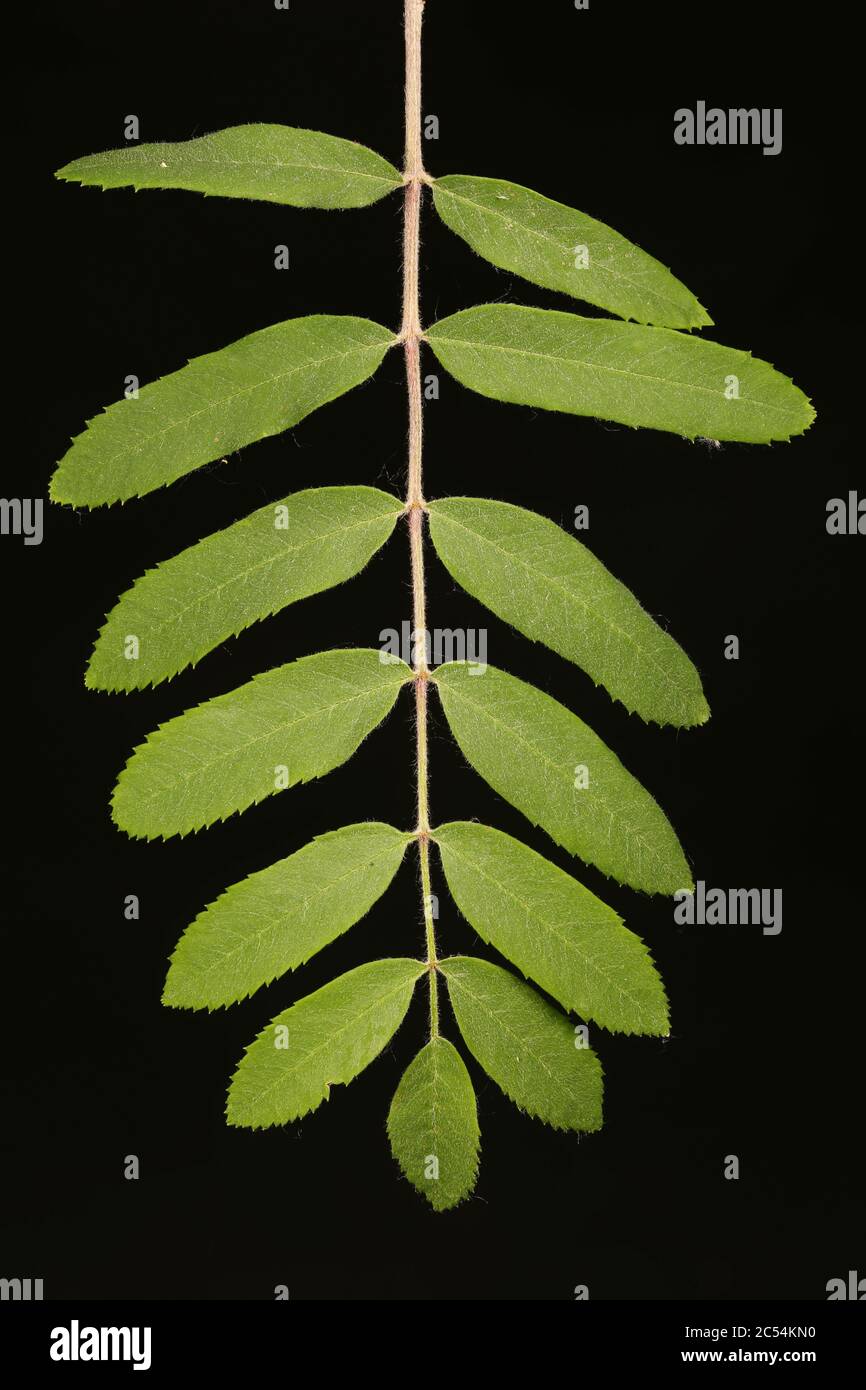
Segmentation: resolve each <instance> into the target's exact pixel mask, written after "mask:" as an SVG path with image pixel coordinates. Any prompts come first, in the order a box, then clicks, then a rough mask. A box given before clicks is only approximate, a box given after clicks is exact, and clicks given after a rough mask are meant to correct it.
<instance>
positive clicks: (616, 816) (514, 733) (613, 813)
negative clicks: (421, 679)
mask: <svg viewBox="0 0 866 1390" xmlns="http://www.w3.org/2000/svg"><path fill="white" fill-rule="evenodd" d="M432 679H433V680H434V681H435V679H436V678H435V676H434V677H432ZM436 685H437V688H438V689H439V691H440V698H441V691H442V690H443V689H446V690H448V691H450V693H451V694H452V695H454V694H455V692H456V693H457V698H458V699H460V698H461V695H462V698H463V699H464V700H465V701H466V703H467V704H468V705H469V706H470V707H471V708H472V709H473V710H480V711H481V713H482V714H483V715H485V716H486V717H487V718H488V719H489V720H490V722H491V723H492V724H495V725H496V726H497V727H498V728H501V729H503V730H505V731H506V732H507V733H508V735H509V736H510V737H511V738H512V739H516V740H517V741H518V742H519V743H522V744H523V745H524V746H525V747H526V748H528V749H529V750H530V751H531V752H532V753H533V754H535V755H536V756H537V757H538V758H539V759H540V760H541V761H542V762H544V763H546V764H547V766H548V767H549V768H552V769H553V771H554V772H555V773H557V774H558V775H561V774H562V764H561V763H557V762H554V761H553V759H552V758H549V757H548V756H547V755H546V753H545V752H544V750H543V749H542V748H541V747H540V745H539V744H537V743H533V742H531V740H530V739H528V738H527V737H526V736H525V734H523V733H522V732H520V731H519V730H517V729H515V727H514V725H510V724H505V723H504V722H503V721H502V720H501V719H498V718H497V717H496V716H495V715H494V714H492V713H491V712H490V710H489V709H488V708H487V706H486V705H479V704H473V702H472V701H471V700H470V699H469V698H468V696H466V695H463V694H462V692H458V691H457V687H456V686H454V685H451V684H450V683H446V684H445V685H444V686H443V684H442V682H441V681H438V682H436ZM566 713H570V711H566ZM572 718H576V715H572ZM606 751H607V752H608V753H610V750H609V749H608V750H606ZM610 756H611V757H612V756H613V754H610ZM623 770H624V771H627V769H623ZM628 775H629V776H630V775H631V774H630V773H629V774H628ZM482 776H483V774H482ZM591 791H592V795H593V796H594V797H596V798H597V800H598V801H600V802H601V804H602V806H603V807H604V809H605V811H606V812H607V814H608V815H609V816H610V818H611V820H612V821H615V822H617V823H618V824H620V825H622V826H623V827H624V828H625V829H626V830H627V831H628V832H629V834H631V835H633V836H634V838H635V840H636V841H637V843H638V844H639V845H642V846H643V847H644V848H645V849H646V850H647V851H648V852H649V854H650V857H651V858H652V859H653V860H654V861H657V860H658V857H659V856H658V851H657V850H656V849H654V848H653V846H652V845H651V844H650V842H649V841H648V840H647V839H645V838H644V836H643V835H642V834H641V833H640V832H639V831H637V830H635V828H634V826H633V825H631V823H630V822H628V821H625V820H623V819H622V816H621V815H620V813H619V812H618V810H615V809H614V810H612V809H611V806H610V803H609V802H608V800H607V799H606V798H605V797H604V796H603V795H602V794H601V792H600V791H599V790H598V788H597V787H595V786H593V787H592V788H591ZM500 795H502V793H500ZM506 800H508V798H507V797H506ZM548 833H549V832H548ZM551 838H552V839H555V838H556V837H555V836H551ZM558 843H560V842H559V841H557V844H558ZM580 857H581V858H583V857H584V856H583V855H581V856H580ZM612 877H614V878H616V875H615V874H614V875H612Z"/></svg>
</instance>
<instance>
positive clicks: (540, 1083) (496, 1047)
mask: <svg viewBox="0 0 866 1390" xmlns="http://www.w3.org/2000/svg"><path fill="white" fill-rule="evenodd" d="M439 968H440V970H441V972H442V974H443V975H444V976H445V978H446V979H447V981H448V994H449V996H450V999H451V1004H452V1007H453V1009H454V1015H455V1017H456V1019H457V1022H458V1024H459V1026H460V1031H461V1033H462V1034H463V1037H464V1038H465V1039H466V1045H467V1047H468V1048H469V1050H470V1052H471V1053H472V1055H473V1056H474V1057H475V1058H476V1060H477V1061H478V1062H480V1064H481V1066H482V1067H483V1068H484V1070H485V1071H486V1072H487V1074H488V1076H491V1077H492V1078H493V1080H494V1081H495V1082H496V1084H497V1086H499V1087H500V1088H501V1089H502V1090H503V1091H504V1092H505V1094H506V1095H507V1096H508V1097H509V1098H510V1099H511V1100H513V1101H514V1103H515V1105H517V1106H518V1107H519V1108H520V1109H521V1110H525V1111H526V1112H527V1113H528V1114H530V1115H535V1116H536V1117H537V1118H538V1119H539V1120H544V1122H545V1123H546V1124H549V1125H553V1127H554V1128H555V1129H572V1130H589V1131H592V1130H597V1129H600V1128H601V1120H602V1071H601V1063H600V1062H599V1060H598V1058H597V1057H596V1055H595V1053H594V1052H593V1051H592V1049H591V1048H589V1047H581V1046H579V1045H578V1043H579V1039H578V1038H577V1037H576V1035H575V1033H574V1031H573V1030H572V1027H571V1024H570V1023H569V1021H568V1019H567V1018H566V1017H565V1015H564V1014H561V1013H560V1012H559V1010H558V1009H555V1008H554V1007H553V1005H552V1004H549V1003H548V1002H547V1000H546V999H542V997H541V995H540V994H537V993H536V992H535V990H534V989H532V987H531V986H530V985H527V984H524V982H523V981H522V980H518V979H517V977H516V976H515V975H512V974H511V973H510V972H509V971H507V970H502V969H501V968H500V966H498V965H491V964H490V962H489V961H486V960H476V959H475V958H474V957H472V956H449V957H448V959H447V960H443V961H440V963H439Z"/></svg>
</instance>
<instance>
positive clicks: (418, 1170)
mask: <svg viewBox="0 0 866 1390" xmlns="http://www.w3.org/2000/svg"><path fill="white" fill-rule="evenodd" d="M388 1138H389V1139H390V1141H391V1152H392V1153H393V1155H394V1157H395V1159H396V1160H397V1162H398V1163H399V1165H400V1167H401V1169H402V1170H403V1173H404V1174H405V1176H406V1177H407V1178H408V1179H409V1181H410V1183H411V1184H412V1186H413V1187H414V1188H416V1190H417V1191H418V1192H420V1193H421V1194H422V1196H424V1197H426V1198H427V1201H428V1202H429V1203H430V1205H431V1206H432V1207H433V1210H434V1211H446V1210H447V1209H448V1208H449V1207H456V1206H457V1203H458V1202H461V1201H462V1200H463V1198H464V1197H467V1196H468V1195H469V1193H470V1192H471V1191H472V1189H473V1188H474V1186H475V1181H476V1178H477V1176H478V1145H479V1139H480V1135H479V1130H478V1110H477V1107H476V1104H475V1092H474V1090H473V1089H472V1081H471V1079H470V1076H469V1073H468V1071H467V1070H466V1066H465V1064H464V1062H463V1059H462V1058H461V1056H460V1053H459V1052H458V1051H457V1049H456V1048H455V1047H454V1046H453V1044H452V1043H450V1042H448V1041H447V1039H446V1038H442V1037H434V1038H431V1039H430V1041H429V1042H428V1043H427V1046H426V1047H423V1048H422V1049H421V1051H420V1052H419V1053H418V1054H417V1056H416V1057H415V1058H414V1059H413V1060H412V1061H411V1062H410V1063H409V1066H408V1067H407V1069H406V1071H405V1072H404V1073H403V1077H402V1079H401V1081H400V1085H399V1086H398V1087H397V1090H396V1093H395V1095H394V1099H393V1101H392V1103H391V1109H390V1111H389V1113H388Z"/></svg>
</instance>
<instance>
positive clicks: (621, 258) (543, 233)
mask: <svg viewBox="0 0 866 1390" xmlns="http://www.w3.org/2000/svg"><path fill="white" fill-rule="evenodd" d="M433 202H434V203H435V205H436V211H437V212H438V213H439V216H440V217H441V218H442V220H443V222H446V223H447V224H448V226H449V227H450V228H451V230H452V231H453V232H456V233H457V235H458V236H461V237H462V238H463V240H464V241H468V243H469V245H470V246H471V247H472V248H473V250H475V251H477V252H478V254H479V255H480V256H484V257H485V259H486V260H488V261H492V262H493V264H494V265H498V266H501V267H502V268H503V269H504V270H513V271H514V272H515V273H516V274H517V275H522V276H523V277H524V278H525V279H526V280H532V281H534V282H535V284H536V285H544V286H545V288H546V289H550V290H562V291H563V293H565V294H571V295H574V297H575V298H576V299H583V300H585V301H586V302H587V304H597V305H598V306H599V308H601V309H608V310H609V311H610V312H611V313H613V314H618V315H619V316H620V318H624V319H637V321H638V322H639V323H657V324H664V325H666V327H668V328H702V327H704V326H705V325H706V324H711V323H712V319H711V318H710V316H709V314H708V313H707V311H706V310H705V309H704V308H703V306H702V305H700V304H699V303H698V301H697V299H695V296H694V295H693V294H692V293H691V291H690V290H687V289H686V287H685V285H683V284H681V283H680V281H679V280H677V279H676V277H675V276H674V275H672V274H671V272H670V271H669V270H668V269H667V267H666V266H663V265H662V264H661V262H660V261H657V260H655V259H654V257H652V256H648V255H647V253H646V252H645V251H641V249H640V247H638V246H635V245H634V244H633V242H630V241H628V240H626V238H625V237H624V236H620V234H619V232H615V231H613V230H612V228H610V227H606V226H605V224H604V223H603V222H597V221H596V220H595V218H594V217H587V216H586V214H585V213H583V212H577V210H576V209H575V208H570V207H566V205H565V204H564V203H556V202H554V201H553V200H552V199H550V198H545V197H543V196H542V195H541V194H540V193H533V191H532V189H531V188H523V187H522V186H521V185H520V184H518V183H507V182H506V181H505V180H504V179H482V178H474V177H471V176H468V175H465V174H447V175H446V176H445V177H444V178H441V179H437V180H436V181H435V183H434V184H433Z"/></svg>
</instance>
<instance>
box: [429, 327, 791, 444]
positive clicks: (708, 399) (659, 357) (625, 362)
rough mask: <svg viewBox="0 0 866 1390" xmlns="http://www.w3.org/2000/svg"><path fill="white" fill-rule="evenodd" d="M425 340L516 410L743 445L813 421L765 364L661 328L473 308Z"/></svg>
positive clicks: (467, 379)
mask: <svg viewBox="0 0 866 1390" xmlns="http://www.w3.org/2000/svg"><path fill="white" fill-rule="evenodd" d="M426 336H427V338H428V340H429V342H430V346H431V347H432V348H433V351H434V352H435V354H436V356H437V357H438V358H439V361H440V362H441V363H442V365H443V367H445V368H446V370H447V371H449V372H451V374H452V375H453V376H455V377H456V378H457V380H458V381H461V382H462V383H463V385H464V386H468V387H470V388H471V389H472V390H473V391H478V392H480V393H481V395H482V396H493V397H494V398H495V399H496V400H500V401H511V402H513V403H515V404H518V405H531V406H540V407H541V408H542V409H544V410H564V411H568V412H569V413H571V414H572V415H594V416H598V417H600V418H601V419H604V420H616V421H618V422H619V423H620V424H623V425H636V426H645V427H647V428H649V429H656V430H670V431H671V432H672V433H674V434H680V435H684V436H685V437H686V438H688V439H694V438H696V437H697V436H702V437H705V438H708V439H737V440H742V441H744V442H746V443H752V444H767V443H769V442H770V440H772V439H790V438H791V436H792V435H795V434H802V433H803V431H804V430H807V429H808V428H809V426H810V425H811V423H812V421H813V420H814V418H815V412H814V410H813V409H812V407H811V405H810V403H809V400H808V398H807V397H806V396H804V395H803V392H802V391H800V390H799V389H798V388H797V387H796V386H795V385H794V384H793V382H792V381H791V380H790V379H789V378H788V377H786V376H783V375H782V373H781V372H777V371H776V370H775V369H774V368H773V367H771V366H770V364H769V363H768V362H762V361H761V360H760V359H759V358H757V357H752V356H751V354H750V353H748V352H740V351H739V350H738V349H736V348H728V347H722V346H721V345H720V344H719V343H711V342H708V341H707V340H706V339H705V338H693V337H689V336H688V334H684V333H674V332H673V331H672V330H671V329H669V328H646V327H644V326H643V325H641V324H636V323H618V322H616V321H615V320H613V319H585V318H579V317H578V315H577V314H563V313H560V312H559V311H558V310H553V309H524V308H521V307H520V306H519V305H517V304H480V305H477V306H476V307H475V308H473V309H464V310H462V311H461V312H460V313H457V314H452V315H451V317H450V318H446V319H440V321H439V322H438V323H435V324H434V325H433V326H432V328H428V330H427V335H426Z"/></svg>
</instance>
